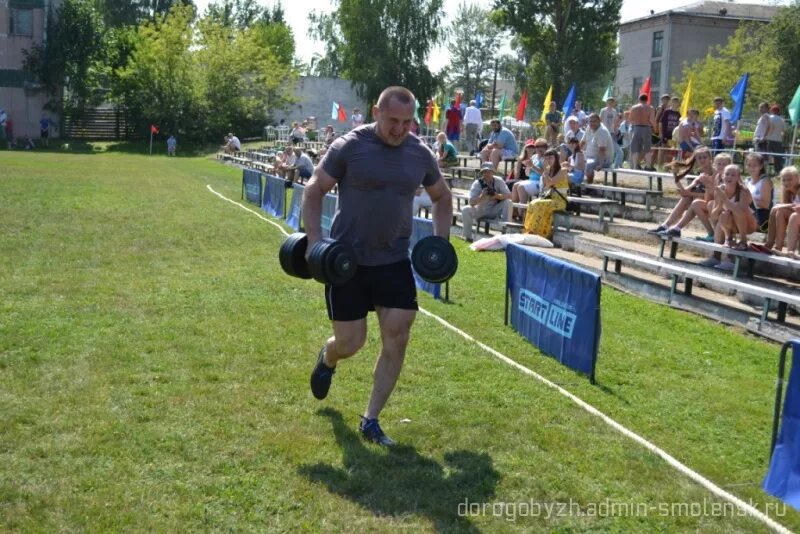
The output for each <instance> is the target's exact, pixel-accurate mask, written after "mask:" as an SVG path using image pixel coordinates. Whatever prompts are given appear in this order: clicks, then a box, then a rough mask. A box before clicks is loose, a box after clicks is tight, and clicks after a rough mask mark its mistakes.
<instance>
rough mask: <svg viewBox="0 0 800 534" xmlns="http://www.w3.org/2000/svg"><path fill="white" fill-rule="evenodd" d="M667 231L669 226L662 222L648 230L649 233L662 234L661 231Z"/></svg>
mask: <svg viewBox="0 0 800 534" xmlns="http://www.w3.org/2000/svg"><path fill="white" fill-rule="evenodd" d="M666 231H667V227H666V226H664V225H663V224H662V225H660V226H659V227H658V228H651V229H650V230H648V231H647V233H648V234H660V233H661V232H666Z"/></svg>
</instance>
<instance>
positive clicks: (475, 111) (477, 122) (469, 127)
mask: <svg viewBox="0 0 800 534" xmlns="http://www.w3.org/2000/svg"><path fill="white" fill-rule="evenodd" d="M481 126H483V118H482V117H481V110H480V109H479V108H478V106H477V105H476V103H475V101H474V100H470V101H469V106H467V109H466V111H464V130H465V134H464V137H465V139H466V141H467V150H469V155H470V156H474V155H475V152H476V151H477V148H478V133H479V132H480V131H481Z"/></svg>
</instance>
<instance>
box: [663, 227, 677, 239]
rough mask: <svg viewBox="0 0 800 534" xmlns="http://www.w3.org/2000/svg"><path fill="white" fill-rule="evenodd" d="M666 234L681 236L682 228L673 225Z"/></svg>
mask: <svg viewBox="0 0 800 534" xmlns="http://www.w3.org/2000/svg"><path fill="white" fill-rule="evenodd" d="M664 234H665V235H668V236H669V237H680V236H681V229H680V228H675V227H674V226H673V227H672V228H670V229H669V230H667V231H666V232H664Z"/></svg>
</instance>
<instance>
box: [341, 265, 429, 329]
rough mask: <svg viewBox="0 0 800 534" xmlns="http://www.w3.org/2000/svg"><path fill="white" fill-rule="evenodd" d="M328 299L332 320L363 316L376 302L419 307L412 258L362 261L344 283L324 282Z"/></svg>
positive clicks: (348, 319) (355, 318)
mask: <svg viewBox="0 0 800 534" xmlns="http://www.w3.org/2000/svg"><path fill="white" fill-rule="evenodd" d="M325 302H326V304H327V305H328V318H329V319H330V320H331V321H356V320H358V319H363V318H365V317H366V316H367V313H368V312H370V311H374V310H375V307H376V306H381V307H383V308H400V309H403V310H418V309H419V307H418V306H417V286H416V284H415V283H414V275H413V274H412V272H411V261H410V260H402V261H399V262H397V263H390V264H388V265H378V266H365V265H359V266H358V269H356V275H355V276H354V277H353V279H352V280H350V281H349V282H347V283H346V284H344V285H341V286H331V285H326V286H325Z"/></svg>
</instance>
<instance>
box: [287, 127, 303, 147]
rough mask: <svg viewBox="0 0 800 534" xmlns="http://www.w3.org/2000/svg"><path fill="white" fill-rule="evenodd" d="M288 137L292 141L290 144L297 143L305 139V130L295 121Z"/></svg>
mask: <svg viewBox="0 0 800 534" xmlns="http://www.w3.org/2000/svg"><path fill="white" fill-rule="evenodd" d="M289 139H290V140H291V141H292V144H295V145H299V144H300V143H302V142H304V141H305V140H306V131H305V129H304V128H303V127H302V126H300V124H299V123H298V122H297V121H295V122H293V123H292V130H291V131H290V132H289Z"/></svg>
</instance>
